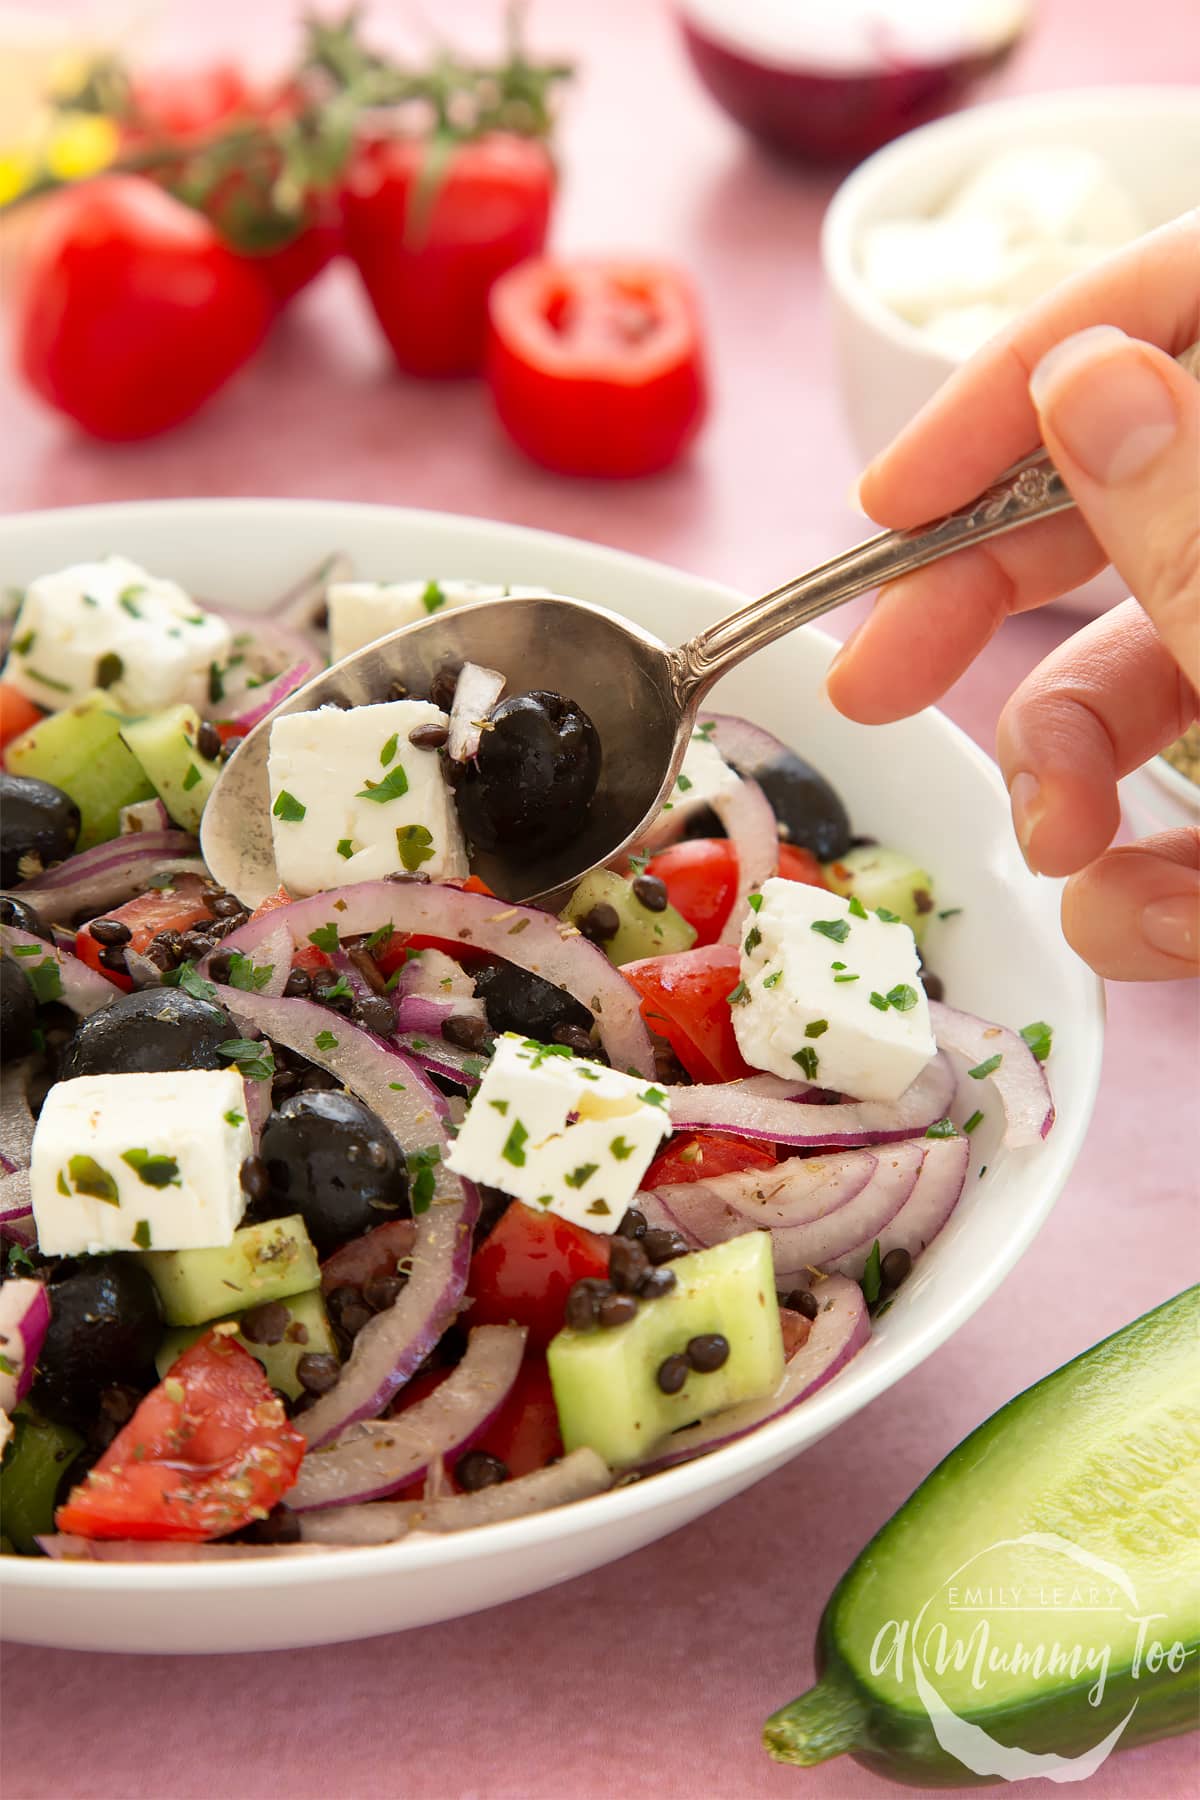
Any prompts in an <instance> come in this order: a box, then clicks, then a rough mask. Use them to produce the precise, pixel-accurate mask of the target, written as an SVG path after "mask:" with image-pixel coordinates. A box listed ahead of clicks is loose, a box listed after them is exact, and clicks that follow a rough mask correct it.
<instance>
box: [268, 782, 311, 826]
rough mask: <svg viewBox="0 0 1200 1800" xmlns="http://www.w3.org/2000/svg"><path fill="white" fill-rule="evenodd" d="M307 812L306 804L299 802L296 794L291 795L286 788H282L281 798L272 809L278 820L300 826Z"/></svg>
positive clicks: (280, 791)
mask: <svg viewBox="0 0 1200 1800" xmlns="http://www.w3.org/2000/svg"><path fill="white" fill-rule="evenodd" d="M307 811H308V808H307V806H305V804H304V802H303V801H302V800H297V798H296V796H295V794H289V793H288V791H287V789H286V788H280V790H279V798H278V799H277V800H276V802H275V804H274V806H273V807H272V808H271V812H272V815H273V816H274V817H275V818H276V819H284V820H285V821H286V822H287V823H288V824H289V825H298V824H299V823H300V821H301V819H302V818H303V817H304V815H305V813H306V812H307Z"/></svg>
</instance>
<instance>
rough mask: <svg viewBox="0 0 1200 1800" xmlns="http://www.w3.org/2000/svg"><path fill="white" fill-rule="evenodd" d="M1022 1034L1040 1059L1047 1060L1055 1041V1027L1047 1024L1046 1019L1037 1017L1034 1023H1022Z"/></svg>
mask: <svg viewBox="0 0 1200 1800" xmlns="http://www.w3.org/2000/svg"><path fill="white" fill-rule="evenodd" d="M1021 1036H1022V1037H1023V1038H1024V1040H1025V1042H1026V1043H1027V1044H1028V1045H1029V1048H1030V1049H1031V1050H1032V1051H1033V1054H1034V1055H1035V1056H1036V1057H1037V1059H1038V1061H1039V1062H1045V1060H1046V1058H1047V1057H1048V1056H1049V1054H1050V1048H1051V1045H1052V1043H1053V1041H1054V1027H1053V1026H1052V1025H1047V1023H1046V1021H1045V1019H1035V1020H1034V1022H1033V1024H1032V1025H1022V1027H1021Z"/></svg>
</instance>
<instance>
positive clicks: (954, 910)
mask: <svg viewBox="0 0 1200 1800" xmlns="http://www.w3.org/2000/svg"><path fill="white" fill-rule="evenodd" d="M961 911H962V907H961V906H947V907H945V908H944V909H943V911H941V912H940V913H939V914H938V918H939V919H957V917H958V915H959V913H960V912H961Z"/></svg>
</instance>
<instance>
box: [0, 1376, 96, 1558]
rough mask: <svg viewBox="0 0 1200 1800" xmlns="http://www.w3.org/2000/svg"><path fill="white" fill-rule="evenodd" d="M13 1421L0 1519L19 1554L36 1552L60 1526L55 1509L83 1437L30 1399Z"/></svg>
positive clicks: (1, 1481)
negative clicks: (42, 1540)
mask: <svg viewBox="0 0 1200 1800" xmlns="http://www.w3.org/2000/svg"><path fill="white" fill-rule="evenodd" d="M12 1426H13V1436H12V1442H11V1443H10V1444H9V1445H8V1447H7V1449H6V1450H5V1452H4V1467H3V1469H2V1470H0V1524H2V1525H3V1529H4V1535H5V1537H6V1538H7V1539H8V1541H9V1543H10V1544H11V1545H12V1547H13V1549H14V1550H15V1551H16V1552H17V1554H18V1555H19V1556H36V1554H37V1543H36V1542H35V1540H36V1539H37V1538H38V1537H40V1536H42V1535H43V1534H44V1533H46V1532H49V1531H53V1530H54V1508H55V1505H56V1503H57V1501H58V1496H59V1493H60V1492H61V1490H62V1487H63V1483H64V1480H65V1478H66V1476H67V1473H68V1471H69V1470H70V1467H71V1464H72V1463H73V1462H74V1461H75V1458H76V1457H77V1456H78V1455H79V1452H80V1451H81V1450H82V1449H83V1439H82V1438H81V1437H80V1435H79V1433H78V1432H77V1431H72V1429H71V1427H70V1426H69V1425H56V1424H55V1423H54V1422H53V1421H52V1420H50V1419H43V1418H42V1417H41V1415H40V1414H38V1413H35V1412H34V1411H33V1410H32V1408H31V1407H29V1406H27V1405H26V1404H25V1403H24V1402H22V1404H21V1405H20V1406H18V1407H17V1409H16V1411H15V1412H14V1413H13V1416H12Z"/></svg>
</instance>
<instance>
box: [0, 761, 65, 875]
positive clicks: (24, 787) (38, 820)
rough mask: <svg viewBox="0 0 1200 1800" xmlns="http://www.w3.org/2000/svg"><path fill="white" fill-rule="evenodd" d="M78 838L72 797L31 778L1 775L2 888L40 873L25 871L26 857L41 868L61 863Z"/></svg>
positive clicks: (27, 869) (34, 869) (0, 853)
mask: <svg viewBox="0 0 1200 1800" xmlns="http://www.w3.org/2000/svg"><path fill="white" fill-rule="evenodd" d="M78 836H79V808H78V807H77V806H76V804H75V802H74V801H73V800H72V798H71V796H70V795H69V794H64V793H63V791H62V789H61V788H56V787H51V785H50V783H49V782H48V781H35V780H34V778H33V777H32V776H31V775H8V774H0V887H12V886H13V884H14V883H15V882H18V881H24V880H28V879H29V877H30V876H31V875H36V874H38V873H39V872H40V870H39V869H37V868H26V869H25V870H22V868H21V859H22V858H23V857H31V858H34V859H36V860H37V862H38V863H39V864H40V867H41V868H49V866H50V864H51V863H56V862H62V860H63V858H64V857H67V856H70V854H71V852H72V850H74V848H75V839H76V838H77V837H78Z"/></svg>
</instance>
